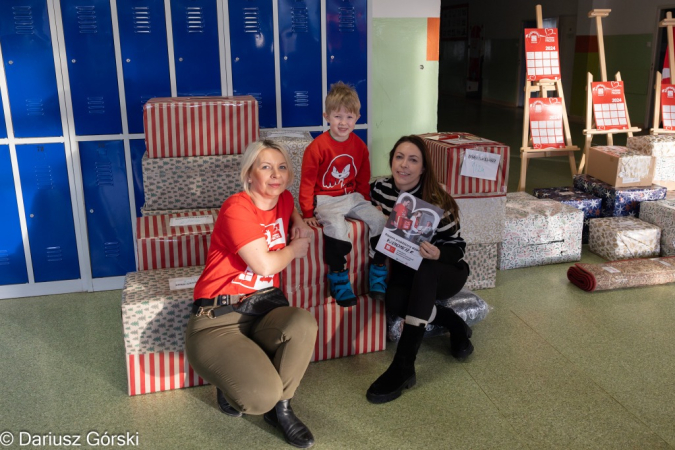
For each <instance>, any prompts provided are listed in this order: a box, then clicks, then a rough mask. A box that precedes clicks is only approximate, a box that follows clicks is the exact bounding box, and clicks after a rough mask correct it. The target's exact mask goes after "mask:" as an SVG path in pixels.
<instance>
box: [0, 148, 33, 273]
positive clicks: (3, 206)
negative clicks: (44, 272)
mask: <svg viewBox="0 0 675 450" xmlns="http://www.w3.org/2000/svg"><path fill="white" fill-rule="evenodd" d="M0 192H2V195H0V210H1V211H2V215H3V220H0V285H5V284H20V283H28V273H27V272H26V256H25V254H24V251H23V240H22V238H21V223H20V222H19V208H18V206H17V203H16V195H15V194H14V175H13V174H12V161H11V159H10V157H9V147H8V146H7V145H0Z"/></svg>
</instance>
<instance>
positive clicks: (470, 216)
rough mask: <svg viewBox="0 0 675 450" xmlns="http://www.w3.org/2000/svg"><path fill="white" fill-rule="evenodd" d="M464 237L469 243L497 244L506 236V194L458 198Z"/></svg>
mask: <svg viewBox="0 0 675 450" xmlns="http://www.w3.org/2000/svg"><path fill="white" fill-rule="evenodd" d="M456 201H457V206H459V223H460V227H461V234H462V238H463V239H464V241H465V242H466V243H467V244H495V243H499V242H501V241H502V239H503V237H504V213H505V208H506V196H505V195H499V196H495V197H474V198H458V199H456Z"/></svg>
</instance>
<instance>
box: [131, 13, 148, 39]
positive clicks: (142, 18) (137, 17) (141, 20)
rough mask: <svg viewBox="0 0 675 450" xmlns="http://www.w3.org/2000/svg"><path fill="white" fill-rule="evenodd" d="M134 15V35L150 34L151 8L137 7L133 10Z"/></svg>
mask: <svg viewBox="0 0 675 450" xmlns="http://www.w3.org/2000/svg"><path fill="white" fill-rule="evenodd" d="M132 13H133V16H134V33H136V34H139V33H146V34H150V31H151V26H150V7H149V6H136V7H134V8H132Z"/></svg>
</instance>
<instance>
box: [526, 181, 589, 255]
mask: <svg viewBox="0 0 675 450" xmlns="http://www.w3.org/2000/svg"><path fill="white" fill-rule="evenodd" d="M534 196H535V197H537V198H543V199H548V200H555V201H557V202H560V203H564V204H566V205H570V206H574V207H575V208H577V209H579V210H581V211H583V212H584V229H583V232H582V234H581V243H582V244H588V226H589V223H590V220H591V219H595V218H596V217H600V208H601V206H602V199H601V198H600V197H596V196H594V195H591V194H589V193H588V192H584V191H581V190H579V189H575V188H574V187H573V186H562V187H553V188H539V189H535V190H534Z"/></svg>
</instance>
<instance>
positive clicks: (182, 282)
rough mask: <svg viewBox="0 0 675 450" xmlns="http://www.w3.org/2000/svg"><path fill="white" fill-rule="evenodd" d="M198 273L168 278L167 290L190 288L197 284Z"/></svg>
mask: <svg viewBox="0 0 675 450" xmlns="http://www.w3.org/2000/svg"><path fill="white" fill-rule="evenodd" d="M197 280H199V275H195V276H193V277H182V278H169V290H171V291H177V290H180V289H192V288H194V287H195V285H196V284H197Z"/></svg>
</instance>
